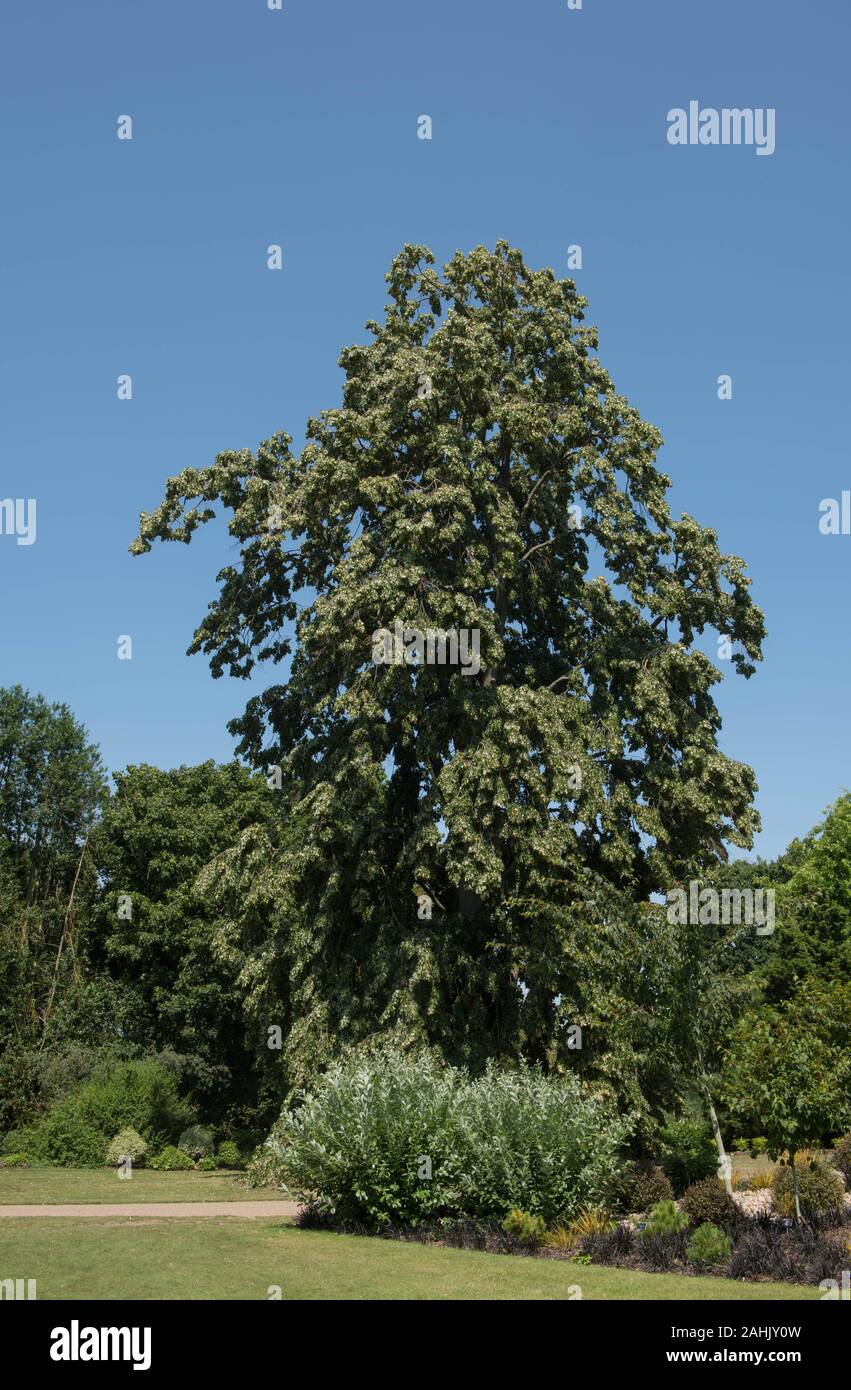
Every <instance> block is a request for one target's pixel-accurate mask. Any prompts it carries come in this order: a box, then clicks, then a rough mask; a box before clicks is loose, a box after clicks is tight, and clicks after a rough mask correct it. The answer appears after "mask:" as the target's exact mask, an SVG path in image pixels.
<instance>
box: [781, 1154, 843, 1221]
mask: <svg viewBox="0 0 851 1390" xmlns="http://www.w3.org/2000/svg"><path fill="white" fill-rule="evenodd" d="M796 1172H797V1174H798V1195H799V1198H800V1202H801V1211H802V1212H813V1213H816V1214H818V1215H821V1214H823V1213H825V1212H832V1211H842V1209H843V1205H844V1191H843V1187H842V1180H841V1178H840V1177H839V1174H838V1173H837V1172H835V1171H834V1170H833V1169H832V1168H828V1166H827V1164H825V1163H816V1162H814V1163H811V1164H810V1165H809V1167H806V1168H798V1166H797V1164H796ZM771 1192H772V1201H773V1204H774V1210H775V1211H776V1212H777V1214H778V1216H794V1215H795V1184H794V1178H793V1176H792V1169H791V1167H790V1165H789V1164H788V1163H784V1164H782V1165H781V1166H780V1167H778V1168H775V1170H774V1178H773V1180H772V1183H771Z"/></svg>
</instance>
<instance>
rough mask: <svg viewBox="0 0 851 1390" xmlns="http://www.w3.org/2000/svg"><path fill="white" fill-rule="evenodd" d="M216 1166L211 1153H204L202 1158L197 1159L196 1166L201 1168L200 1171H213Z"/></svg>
mask: <svg viewBox="0 0 851 1390" xmlns="http://www.w3.org/2000/svg"><path fill="white" fill-rule="evenodd" d="M218 1166H219V1165H218V1164H217V1162H216V1160H215V1159H214V1158H213V1155H212V1154H206V1155H205V1156H204V1158H202V1159H199V1161H198V1167H199V1168H200V1169H201V1172H202V1173H215V1171H216V1169H217V1168H218Z"/></svg>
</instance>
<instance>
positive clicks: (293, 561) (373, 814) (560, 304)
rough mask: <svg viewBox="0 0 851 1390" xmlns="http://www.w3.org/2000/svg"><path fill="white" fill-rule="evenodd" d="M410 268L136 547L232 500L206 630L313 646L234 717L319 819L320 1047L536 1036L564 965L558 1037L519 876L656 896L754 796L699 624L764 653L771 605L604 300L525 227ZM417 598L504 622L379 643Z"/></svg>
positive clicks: (298, 866) (301, 991)
mask: <svg viewBox="0 0 851 1390" xmlns="http://www.w3.org/2000/svg"><path fill="white" fill-rule="evenodd" d="M387 282H388V288H389V302H388V303H387V305H386V307H385V314H384V318H383V321H382V322H377V321H371V322H369V323H368V324H367V328H368V331H369V332H370V334H371V341H369V342H368V343H366V344H361V345H356V346H353V347H349V348H347V349H345V350H344V351H343V352H342V354H341V356H340V359H339V362H340V365H341V367H342V368H343V370H344V372H345V384H344V386H343V399H342V404H341V405H340V407H339V408H336V409H329V410H326V411H324V412H323V413H322V414H321V415H320V416H319V417H318V418H317V419H312V420H310V421H309V422H308V442H307V444H306V446H305V448H304V449H303V450H302V451H301V453H300V454H299V455H295V454H293V453H292V452H291V449H290V445H291V442H292V441H291V437H290V436H289V435H287V434H284V433H280V434H277V435H275V436H274V437H273V438H271V439H269V440H267V441H266V442H265V443H264V444H262V445H261V446H260V448H259V449H258V450H257V452H256V454H252V453H251V452H249V451H248V450H242V451H239V452H227V453H223V454H220V455H219V456H218V458H217V459H216V462H215V463H214V465H213V466H211V467H210V468H207V469H194V468H189V469H186V470H184V471H183V472H182V473H181V474H179V476H177V477H174V478H172V479H170V480H169V481H168V483H167V486H166V492H165V498H164V501H163V502H162V504H161V505H160V506H159V507H157V508H156V510H155V511H153V512H152V513H150V514H143V515H142V518H141V526H140V534H139V536H138V538H137V540H136V541H135V542H134V543H133V546H132V547H131V549H132V550H133V551H134V552H135V553H137V554H138V553H142V552H145V551H147V550H149V549H150V547H151V545H152V543H153V542H154V541H155V540H158V539H159V540H179V541H183V542H188V541H190V540H191V538H192V535H193V534H194V532H195V530H196V529H197V527H198V526H199V525H201V524H202V523H204V522H206V521H207V520H209V519H210V518H212V517H213V516H214V515H215V507H214V506H212V505H210V504H214V503H216V502H220V503H222V504H223V506H224V507H225V509H226V510H228V511H229V512H230V513H231V515H230V518H229V522H228V526H229V530H230V533H231V535H232V536H233V537H234V538H235V540H236V541H237V543H238V545H239V547H240V556H239V562H238V563H235V564H230V565H228V566H226V567H225V568H224V569H223V570H222V571H221V574H220V576H219V580H220V588H219V592H218V594H217V596H216V597H215V598H214V600H213V601H212V603H211V605H210V608H209V611H208V614H207V616H206V617H205V618H204V619H203V621H202V622H201V624H200V626H199V628H198V630H197V631H196V633H195V636H194V639H193V642H192V645H191V647H190V651H194V652H204V653H206V654H207V655H208V657H209V659H210V663H211V668H212V671H213V674H214V675H220V674H222V673H223V672H228V673H229V674H231V675H236V676H248V675H249V674H251V672H252V671H253V669H254V666H255V663H256V662H258V661H259V662H261V663H263V662H269V663H271V664H272V666H273V667H274V668H282V667H284V666H286V668H287V669H286V670H283V669H281V670H280V671H279V670H278V669H275V677H277V679H275V683H273V684H271V685H270V686H269V687H268V688H267V689H266V690H265V691H264V692H263V693H262V694H260V695H257V696H255V697H253V698H252V699H251V700H249V702H248V705H247V707H246V710H245V712H244V714H243V715H242V717H240V718H238V719H236V720H234V721H233V723H232V725H231V728H232V730H233V731H234V733H236V734H237V735H238V737H239V746H238V752H239V753H240V754H242V755H244V756H246V757H247V758H248V759H249V761H250V762H251V763H252V764H253V765H254V766H260V765H263V764H269V763H273V764H276V765H279V766H280V767H281V770H282V796H281V809H282V811H283V812H284V813H285V814H287V815H293V816H296V817H297V818H298V820H299V824H300V826H301V838H300V843H299V846H298V850H297V852H296V853H295V854H294V855H291V856H288V857H287V859H286V861H284V860H281V861H279V862H277V863H275V864H273V865H272V866H271V868H270V872H271V873H272V874H273V875H274V876H275V879H276V886H275V892H274V897H275V900H276V902H277V903H278V904H280V912H279V914H278V915H279V921H278V923H277V927H276V930H277V933H278V938H279V941H278V948H277V955H278V957H279V958H287V959H291V960H292V967H291V977H290V990H291V997H292V1000H293V1001H294V1003H293V1009H294V1016H293V1028H292V1033H291V1055H290V1063H291V1066H292V1070H293V1074H294V1075H295V1076H298V1075H299V1074H301V1073H303V1072H304V1071H305V1069H307V1068H308V1067H312V1066H315V1065H316V1064H317V1061H319V1060H321V1059H323V1058H327V1056H328V1055H329V1039H330V1038H331V1037H333V1038H335V1039H336V1041H337V1045H339V1044H340V1043H343V1044H344V1043H346V1042H347V1041H352V1042H354V1041H357V1040H358V1038H361V1037H365V1036H369V1035H371V1034H372V1033H373V1032H375V1031H376V1030H378V1029H385V1030H386V1029H387V1028H397V1029H398V1030H400V1032H401V1033H402V1035H403V1036H409V1037H422V1038H423V1039H424V1040H426V1041H435V1042H439V1043H440V1044H441V1045H442V1046H443V1047H444V1048H445V1051H446V1052H447V1054H448V1055H449V1056H450V1058H451V1059H452V1060H458V1061H465V1062H467V1063H472V1064H473V1065H478V1066H481V1065H483V1063H484V1061H485V1059H486V1057H488V1056H496V1057H499V1056H503V1057H505V1056H511V1055H517V1053H518V1052H519V1051H521V1050H523V1049H524V1037H525V1035H526V1034H525V1030H524V1001H525V1000H526V999H527V998H530V997H532V998H534V999H536V1000H537V1001H538V1012H539V1014H540V1000H541V997H542V996H544V997H545V998H546V999H548V1001H549V1003H548V1005H546V1006H545V1008H544V1015H545V1016H546V1017H547V1018H548V1019H549V1023H548V1028H549V1032H550V1038H549V1040H547V1039H545V1038H543V1037H542V1036H541V1029H540V1026H536V1027H535V1028H534V1029H530V1030H529V1032H528V1035H529V1037H531V1038H532V1039H533V1041H532V1044H531V1051H532V1052H533V1054H534V1055H538V1056H539V1057H541V1058H542V1059H543V1058H545V1057H546V1055H547V1053H548V1046H547V1045H546V1044H547V1043H548V1042H551V1041H552V1037H553V1036H554V1035H555V1032H556V1028H557V1010H556V1007H555V1001H556V1000H557V998H558V997H559V993H560V990H561V986H562V976H563V973H564V971H565V970H567V969H568V968H569V958H570V950H571V945H570V939H569V932H568V931H567V929H566V928H565V930H563V931H562V932H561V933H560V937H559V939H558V940H557V944H556V950H555V957H553V952H552V949H551V939H550V938H551V928H550V926H549V924H546V925H544V926H543V927H541V928H540V930H541V931H543V932H545V933H546V935H547V941H546V942H545V943H543V942H541V941H538V940H537V939H536V932H538V931H539V926H538V923H537V920H536V918H535V917H534V915H533V914H529V913H527V912H525V911H524V910H523V904H524V903H529V902H532V901H535V900H546V901H548V902H550V903H553V904H556V905H557V904H559V903H561V904H563V905H565V906H566V905H568V904H569V903H570V902H571V901H573V900H574V898H575V884H576V882H577V878H578V876H579V875H580V873H581V871H582V870H589V871H591V872H593V873H594V874H596V875H598V876H600V877H601V878H602V879H604V880H607V881H608V882H610V883H611V884H612V885H614V886H615V887H618V888H621V889H624V890H627V891H629V892H630V893H631V894H632V896H633V897H634V898H638V899H641V898H644V897H646V896H647V895H648V894H649V893H650V892H652V891H653V890H657V889H659V888H662V889H665V888H667V887H668V886H670V885H671V884H673V883H676V882H678V881H680V880H681V879H682V878H683V877H685V876H687V874H688V873H689V872H690V871H693V870H695V869H700V868H701V867H709V866H711V865H712V864H713V863H717V862H718V859H719V856H721V857H723V856H724V855H725V854H726V850H725V843H726V844H734V845H741V846H748V845H749V844H750V843H751V837H752V833H753V831H754V829H755V828H756V826H757V825H758V820H757V816H756V812H755V811H754V808H753V805H752V799H753V794H754V789H755V782H754V777H753V773H752V772H751V770H750V769H749V768H748V767H746V766H744V765H743V764H741V763H738V762H735V761H733V760H731V759H729V758H728V757H726V756H725V755H724V754H722V753H721V751H720V750H719V748H718V743H717V735H718V731H719V726H720V719H719V714H718V710H717V707H716V704H715V702H714V700H713V698H712V693H711V692H712V687H713V686H714V685H715V684H716V683H717V681H718V680H719V679H720V673H719V671H718V669H717V668H716V667H715V665H714V664H713V663H712V662H711V661H710V660H709V659H708V658H707V656H706V655H704V653H703V652H702V651H701V650H700V649H699V647H698V645H697V639H698V638H699V637H700V636H701V634H702V633H703V632H704V631H705V630H706V629H707V628H710V629H714V630H715V631H716V632H718V633H720V634H723V635H724V636H725V637H726V638H727V639H729V642H730V643H731V650H732V666H733V667H734V668H735V669H736V670H737V671H738V672H739V673H740V674H742V675H743V676H749V675H750V674H751V673H752V671H753V669H754V665H753V663H754V662H755V661H756V660H758V659H759V657H760V645H761V641H762V637H763V633H764V629H763V619H762V615H761V613H760V611H759V609H758V608H756V607H755V606H754V604H753V602H752V600H751V598H750V595H749V580H748V578H747V576H746V573H745V566H744V564H743V562H742V560H741V559H739V558H738V557H735V556H730V555H724V554H722V553H721V551H720V550H719V548H718V544H717V537H716V534H715V532H714V531H713V530H712V529H710V528H708V527H704V526H701V525H700V524H699V523H698V522H697V521H696V520H694V519H693V518H692V517H690V516H688V515H684V516H682V517H681V518H679V519H674V518H673V517H672V515H671V513H670V509H669V507H668V504H667V501H666V492H667V489H668V487H669V485H670V480H669V479H668V478H667V477H666V476H665V475H664V474H663V473H661V472H660V471H659V470H658V469H657V467H656V465H655V457H656V453H657V450H658V448H659V446H660V444H661V437H660V435H659V433H658V432H657V430H656V429H655V428H654V427H653V426H651V425H649V424H647V423H645V422H644V421H643V420H642V419H641V417H640V415H639V414H638V412H637V411H636V410H635V409H634V408H633V407H632V406H630V405H629V403H628V402H627V401H626V400H625V399H624V397H623V396H621V395H620V394H619V393H618V392H617V391H616V389H615V387H614V386H613V384H612V382H611V380H610V378H609V376H608V374H607V373H606V371H605V370H604V368H603V366H602V365H601V363H600V361H599V360H598V358H597V357H596V356H595V355H594V350H595V349H596V347H597V335H596V332H595V330H594V329H593V328H591V327H587V326H585V324H584V310H585V308H586V301H585V300H584V299H583V298H582V297H581V296H580V295H579V294H578V293H577V291H576V287H575V285H574V284H573V282H572V281H570V280H559V279H557V278H556V276H555V275H554V274H553V272H552V271H551V270H540V271H534V270H531V269H529V268H528V267H527V266H526V265H525V263H524V261H523V257H522V255H521V254H520V252H519V251H516V250H513V249H511V248H510V247H509V246H508V245H507V244H506V243H504V242H500V243H498V244H497V246H496V249H495V250H494V251H493V252H491V251H488V250H487V249H485V248H484V247H479V248H477V249H475V250H474V251H472V252H471V253H470V254H469V255H465V254H462V253H460V252H459V253H457V254H456V255H455V256H454V257H453V258H452V260H451V261H450V262H449V263H448V264H447V265H446V266H445V267H444V269H443V271H442V272H440V271H439V270H438V269H436V267H435V264H434V258H433V257H432V255H431V253H430V252H428V251H427V250H425V249H424V248H422V247H417V246H406V247H405V248H404V249H403V251H402V252H401V253H400V254H399V255H398V256H397V257H396V259H395V260H394V262H393V264H392V267H391V269H390V272H389V274H388V276H387ZM397 622H398V623H400V624H401V625H402V628H403V630H405V631H412V630H419V631H422V630H423V629H429V630H436V631H438V632H447V631H454V632H468V633H478V634H479V638H480V662H479V667H478V670H477V671H476V672H475V673H474V672H473V669H472V667H470V669H469V670H464V669H462V668H461V667H459V666H458V665H451V664H437V663H430V662H429V661H427V660H426V661H423V660H419V661H417V662H415V663H413V664H412V663H411V662H410V661H408V660H403V661H391V662H390V663H389V664H386V665H376V664H374V661H373V649H374V641H373V637H374V634H375V633H376V632H378V631H381V630H392V629H394V626H395V624H396V623H397ZM407 640H408V639H407V638H406V641H407ZM424 900H428V901H429V902H430V903H431V905H432V906H433V916H432V918H431V920H428V919H426V920H423V918H422V917H421V916H418V904H419V905H420V910H422V903H423V901H424ZM557 935H558V934H557ZM293 943H297V949H296V950H290V949H289V947H290V946H292V944H293ZM545 957H546V960H547V965H546V970H545V972H544V973H543V974H542V975H541V976H540V977H539V978H535V976H534V975H533V974H532V973H530V972H531V970H532V964H531V963H530V962H533V961H534V959H538V960H542V959H544V958H545ZM521 958H522V959H523V960H524V961H525V962H526V964H524V967H523V974H522V979H521V972H520V966H519V961H520V959H521ZM265 959H266V960H267V961H268V959H269V952H268V950H267V951H266V953H265ZM258 970H259V971H260V973H262V970H263V965H262V963H258V962H256V961H255V970H254V973H255V976H256V974H257V971H258ZM526 1050H530V1049H529V1048H527V1049H526Z"/></svg>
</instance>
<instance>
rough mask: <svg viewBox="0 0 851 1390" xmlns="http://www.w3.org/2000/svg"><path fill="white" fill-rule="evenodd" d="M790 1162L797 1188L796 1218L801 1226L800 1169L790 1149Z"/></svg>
mask: <svg viewBox="0 0 851 1390" xmlns="http://www.w3.org/2000/svg"><path fill="white" fill-rule="evenodd" d="M789 1162H790V1163H791V1165H792V1186H793V1188H794V1189H795V1218H796V1220H797V1222H798V1225H799V1226H800V1224H801V1222H802V1220H803V1217H802V1216H801V1195H800V1193H799V1191H798V1169H797V1168H796V1167H795V1154H794V1152H793V1151H792V1150H791V1149H790V1151H789Z"/></svg>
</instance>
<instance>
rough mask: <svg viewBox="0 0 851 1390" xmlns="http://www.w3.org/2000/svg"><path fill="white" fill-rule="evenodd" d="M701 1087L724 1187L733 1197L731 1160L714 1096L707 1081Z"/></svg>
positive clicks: (728, 1194)
mask: <svg viewBox="0 0 851 1390" xmlns="http://www.w3.org/2000/svg"><path fill="white" fill-rule="evenodd" d="M701 1085H702V1088H703V1094H704V1096H705V1097H706V1105H707V1108H708V1110H709V1120H710V1123H711V1125H712V1133H713V1134H714V1136H715V1147H716V1149H717V1150H718V1167H719V1169H720V1173H721V1176H722V1177H723V1179H724V1187H725V1190H726V1192H727V1196H728V1197H732V1195H733V1183H732V1179H731V1177H730V1160H729V1158H728V1157H727V1151H726V1149H725V1148H724V1140H723V1139H722V1137H721V1126H720V1125H719V1123H718V1116H717V1115H716V1113H715V1106H714V1104H713V1101H712V1095H711V1092H710V1090H709V1087H708V1085H707V1084H706V1082H705V1081H703V1082H701Z"/></svg>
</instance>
